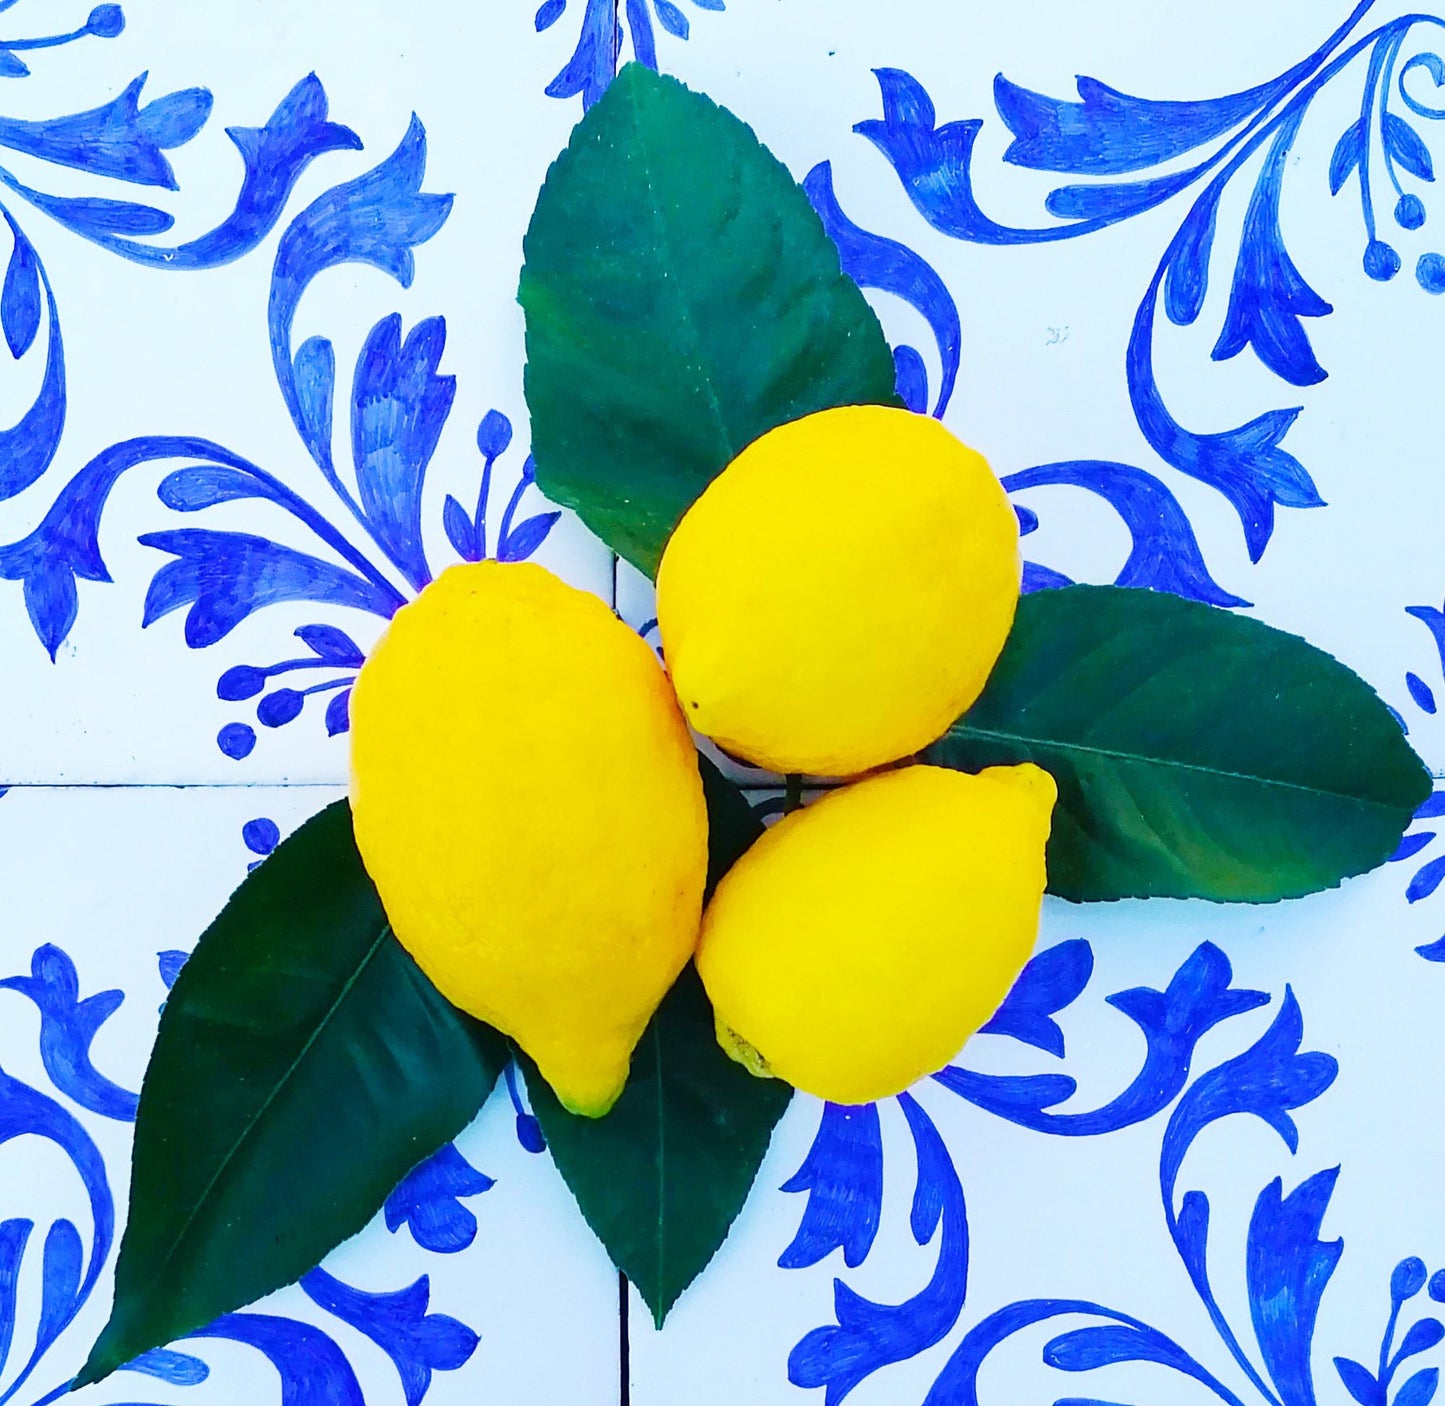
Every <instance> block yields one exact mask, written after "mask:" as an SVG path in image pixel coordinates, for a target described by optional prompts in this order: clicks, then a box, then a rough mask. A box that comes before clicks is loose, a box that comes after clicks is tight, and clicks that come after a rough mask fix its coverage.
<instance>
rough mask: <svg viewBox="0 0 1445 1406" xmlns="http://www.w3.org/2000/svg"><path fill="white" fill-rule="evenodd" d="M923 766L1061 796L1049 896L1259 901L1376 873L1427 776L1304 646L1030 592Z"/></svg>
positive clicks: (1210, 613) (1361, 685)
mask: <svg viewBox="0 0 1445 1406" xmlns="http://www.w3.org/2000/svg"><path fill="white" fill-rule="evenodd" d="M925 758H926V760H929V761H932V762H935V763H938V764H941V765H944V766H953V767H958V768H961V769H963V770H967V771H976V770H978V769H979V768H981V767H985V766H994V765H997V764H1000V763H1011V762H1023V761H1030V762H1036V763H1037V764H1038V765H1039V766H1041V767H1043V768H1045V769H1046V770H1047V771H1049V772H1052V773H1053V776H1054V779H1055V780H1056V781H1057V782H1058V785H1059V804H1058V808H1057V810H1056V811H1055V812H1054V830H1053V838H1052V839H1051V840H1050V842H1049V851H1048V870H1049V891H1050V892H1051V893H1056V894H1059V895H1061V896H1062V897H1064V898H1069V899H1074V900H1077V901H1088V900H1099V899H1117V898H1150V897H1164V898H1210V899H1216V900H1220V901H1226V902H1246V903H1268V902H1273V901H1275V900H1277V899H1282V898H1294V897H1298V896H1300V895H1303V894H1307V893H1314V892H1316V891H1318V890H1320V889H1326V888H1332V887H1334V886H1335V885H1336V884H1338V883H1339V882H1340V880H1341V879H1344V878H1348V877H1349V876H1350V875H1353V874H1362V873H1364V872H1366V871H1367V870H1370V869H1373V868H1375V867H1376V866H1377V865H1379V864H1382V863H1383V862H1384V861H1385V860H1386V859H1388V858H1389V857H1390V855H1391V854H1392V853H1393V852H1394V849H1395V847H1396V845H1397V844H1398V843H1399V839H1400V836H1401V834H1402V833H1403V831H1404V830H1405V828H1406V826H1408V825H1409V823H1410V819H1411V817H1412V815H1413V814H1414V812H1415V810H1416V808H1417V807H1418V806H1419V805H1420V804H1421V803H1422V802H1423V801H1424V800H1425V798H1426V797H1427V796H1428V795H1429V794H1430V786H1431V782H1430V776H1429V774H1428V773H1427V772H1426V770H1425V768H1424V766H1423V764H1422V763H1421V762H1420V759H1419V758H1418V757H1417V756H1416V755H1415V753H1414V752H1413V751H1412V750H1411V748H1410V745H1409V743H1407V742H1406V741H1405V737H1404V734H1403V733H1402V731H1401V729H1400V725H1399V723H1398V722H1397V721H1396V720H1395V718H1394V716H1393V715H1392V714H1391V712H1390V710H1389V709H1388V708H1387V707H1386V706H1385V705H1384V703H1382V702H1381V701H1380V699H1379V698H1378V697H1377V695H1376V694H1375V692H1374V691H1373V690H1372V689H1371V688H1370V686H1369V685H1368V684H1367V683H1365V682H1364V681H1363V680H1362V679H1360V678H1359V677H1358V676H1357V675H1355V674H1353V673H1352V672H1351V671H1350V670H1349V669H1347V668H1346V667H1345V666H1344V665H1343V664H1341V663H1339V661H1338V660H1336V659H1333V658H1331V657H1330V656H1329V655H1328V654H1325V653H1324V652H1323V651H1321V650H1318V649H1316V648H1315V647H1314V646H1313V645H1310V644H1307V643H1306V642H1305V641H1304V640H1302V639H1298V638H1297V637H1295V636H1294V635H1288V634H1285V633H1284V632H1283V631H1280V630H1275V629H1272V628H1270V627H1269V626H1268V625H1264V624H1262V623H1260V622H1259V621H1258V620H1253V619H1250V618H1248V617H1247V616H1242V615H1235V614H1232V613H1230V612H1229V611H1225V610H1220V609H1217V608H1215V607H1213V606H1207V605H1201V604H1199V603H1198V602H1197V601H1190V600H1184V599H1183V598H1181V597H1179V596H1174V595H1166V594H1164V593H1162V592H1155V591H1143V590H1123V589H1120V588H1118V587H1114V586H1070V587H1067V588H1065V589H1062V590H1051V591H1039V592H1037V593H1035V594H1033V595H1029V596H1025V597H1024V599H1023V601H1022V602H1020V606H1019V614H1018V619H1017V621H1016V622H1015V625H1014V629H1013V633H1012V635H1010V637H1009V641H1008V644H1007V645H1006V646H1005V648H1004V652H1003V657H1002V658H1001V659H1000V660H999V663H998V666H997V668H996V669H995V670H994V674H993V677H992V678H991V679H990V680H989V682H988V686H987V688H986V689H985V690H984V693H983V696H982V697H981V698H980V699H979V700H978V702H977V703H976V704H974V706H973V708H972V709H971V710H970V711H969V712H968V713H967V714H966V715H965V716H964V717H963V718H961V719H960V720H959V721H958V722H956V723H955V724H954V725H953V727H952V728H950V729H949V731H948V733H947V734H946V735H945V736H944V737H943V738H942V739H941V740H940V741H939V742H937V743H935V744H934V746H933V747H932V748H930V749H929V750H928V752H926V753H925Z"/></svg>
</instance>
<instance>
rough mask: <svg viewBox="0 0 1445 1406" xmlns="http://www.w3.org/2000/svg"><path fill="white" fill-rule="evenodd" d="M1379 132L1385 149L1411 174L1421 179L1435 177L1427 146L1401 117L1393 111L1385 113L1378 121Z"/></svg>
mask: <svg viewBox="0 0 1445 1406" xmlns="http://www.w3.org/2000/svg"><path fill="white" fill-rule="evenodd" d="M1380 132H1381V136H1382V137H1383V138H1384V142H1385V150H1386V151H1388V152H1389V153H1390V155H1391V156H1393V157H1394V158H1395V160H1396V161H1398V162H1399V163H1400V165H1401V166H1403V167H1404V168H1405V169H1406V170H1407V171H1408V172H1409V173H1410V174H1411V175H1412V176H1418V177H1419V178H1420V180H1422V181H1433V180H1434V179H1435V166H1434V163H1433V162H1432V161H1431V160H1430V149H1429V147H1427V146H1426V145H1425V143H1424V142H1423V141H1422V140H1421V139H1420V134H1419V133H1418V132H1417V131H1416V130H1415V129H1414V128H1413V127H1412V126H1411V125H1410V124H1409V123H1408V122H1406V121H1405V119H1404V118H1403V117H1399V116H1397V115H1396V114H1395V113H1393V112H1387V113H1385V115H1384V117H1383V118H1382V119H1381V121H1380Z"/></svg>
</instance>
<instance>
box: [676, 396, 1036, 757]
mask: <svg viewBox="0 0 1445 1406" xmlns="http://www.w3.org/2000/svg"><path fill="white" fill-rule="evenodd" d="M1022 569H1023V568H1022V562H1021V558H1020V555H1019V532H1018V520H1017V518H1016V517H1015V516H1014V511H1013V508H1012V507H1011V506H1010V504H1009V501H1008V498H1007V496H1006V495H1005V493H1004V491H1003V488H1002V486H1001V485H1000V483H999V481H998V479H997V478H996V477H995V476H994V474H993V471H992V470H991V469H990V468H989V466H988V464H987V462H986V461H985V460H984V459H983V457H982V456H981V455H979V454H977V453H975V452H974V451H973V450H971V449H969V448H967V447H966V446H964V445H963V444H961V443H960V442H959V441H958V440H957V439H955V438H954V436H953V435H952V434H950V433H949V431H948V430H946V429H944V427H943V426H942V425H940V424H939V423H938V422H937V421H936V420H933V419H931V418H929V417H928V416H924V415H915V414H913V413H911V412H910V411H907V410H897V409H892V408H889V407H887V406H880V405H861V406H847V407H844V408H842V409H838V410H825V411H822V412H821V413H819V414H816V415H809V416H806V417H804V418H803V419H801V420H795V421H793V422H792V423H791V424H788V425H784V426H782V427H781V428H779V429H775V430H772V431H770V432H769V433H768V434H766V435H764V436H763V437H762V438H761V439H758V440H756V441H755V442H754V443H753V444H751V445H750V446H749V447H748V448H746V449H744V450H743V452H742V453H741V454H739V455H738V457H737V458H736V459H734V460H733V462H732V463H731V464H730V465H728V467H727V468H726V469H724V470H723V472H722V473H721V474H720V475H719V476H718V477H717V478H716V479H714V480H713V482H712V483H711V484H709V486H708V488H707V489H706V491H705V492H704V493H703V494H702V496H701V497H700V498H699V499H698V500H697V502H696V503H694V504H693V506H692V507H691V508H690V509H689V510H688V512H687V513H686V515H685V516H684V517H683V519H682V521H681V522H680V523H679V524H678V527H677V530H676V531H675V532H674V533H673V536H672V538H671V540H670V541H669V542H668V545H667V549H666V551H665V552H664V554H663V558H662V565H661V567H660V569H659V571H658V576H657V613H658V619H659V622H660V628H661V633H662V641H663V649H664V653H665V655H666V658H667V667H668V671H669V673H670V674H671V675H672V680H673V683H674V685H675V686H676V688H677V693H678V697H679V698H680V699H681V700H682V703H683V711H684V713H685V714H686V715H687V719H688V721H689V722H690V723H691V724H692V726H693V727H695V728H696V729H697V730H698V731H699V732H701V733H703V734H705V735H706V736H708V737H710V738H712V739H713V740H714V741H716V742H717V743H718V744H719V745H720V746H722V747H723V748H725V749H726V750H727V751H729V752H731V753H733V755H735V756H739V757H743V758H745V759H746V760H748V761H750V762H753V763H754V764H756V765H758V766H762V767H767V768H769V769H770V770H773V771H779V772H805V773H811V774H813V775H819V776H852V775H856V774H858V773H860V772H864V771H868V770H870V769H872V768H874V767H877V766H880V765H882V764H883V763H885V762H891V761H896V760H897V759H899V758H901V757H907V756H911V755H912V754H913V753H915V752H917V751H919V750H920V749H921V748H923V747H926V746H927V745H928V744H929V743H930V742H933V741H935V740H936V739H937V738H938V737H940V736H942V734H943V733H944V732H945V731H946V730H947V729H948V727H949V725H950V724H951V723H953V722H954V721H955V720H956V719H957V718H958V717H959V716H960V715H961V714H962V713H964V712H966V711H967V709H968V708H969V706H970V705H971V704H972V703H973V702H974V700H975V699H976V698H977V697H978V695H979V694H980V693H981V692H982V691H983V686H984V684H985V682H986V681H987V679H988V676H989V673H990V672H991V671H992V669H993V666H994V664H995V663H996V662H997V660H998V656H999V653H1000V652H1001V651H1002V649H1003V645H1004V641H1005V639H1006V638H1007V637H1008V632H1009V629H1010V627H1011V626H1012V624H1013V618H1014V611H1015V610H1016V608H1017V606H1018V597H1019V585H1020V579H1021V574H1022Z"/></svg>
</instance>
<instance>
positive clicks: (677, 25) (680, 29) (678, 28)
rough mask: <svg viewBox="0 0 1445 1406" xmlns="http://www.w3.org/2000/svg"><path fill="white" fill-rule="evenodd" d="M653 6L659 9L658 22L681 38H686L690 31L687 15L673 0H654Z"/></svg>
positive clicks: (670, 32)
mask: <svg viewBox="0 0 1445 1406" xmlns="http://www.w3.org/2000/svg"><path fill="white" fill-rule="evenodd" d="M652 3H653V8H654V9H655V10H656V11H657V20H658V23H659V24H660V25H661V26H662V27H663V28H664V29H665V30H666V31H667V32H668V33H669V34H672V35H675V36H676V37H677V38H679V39H686V38H687V37H688V33H689V26H688V22H687V16H686V15H685V14H683V12H682V11H681V10H679V9H678V8H677V6H676V5H674V4H673V3H672V0H652Z"/></svg>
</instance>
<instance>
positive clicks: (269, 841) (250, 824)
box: [241, 816, 281, 854]
mask: <svg viewBox="0 0 1445 1406" xmlns="http://www.w3.org/2000/svg"><path fill="white" fill-rule="evenodd" d="M241 838H242V839H243V840H245V842H246V848H247V849H248V850H250V851H251V853H252V854H270V853H271V851H272V850H273V849H275V848H276V846H277V845H279V844H280V843H281V827H280V826H279V825H278V824H277V823H276V822H275V821H274V820H267V819H266V818H265V817H264V816H263V817H262V818H261V819H259V820H248V821H247V822H246V823H245V824H244V825H243V826H242V827H241Z"/></svg>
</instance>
